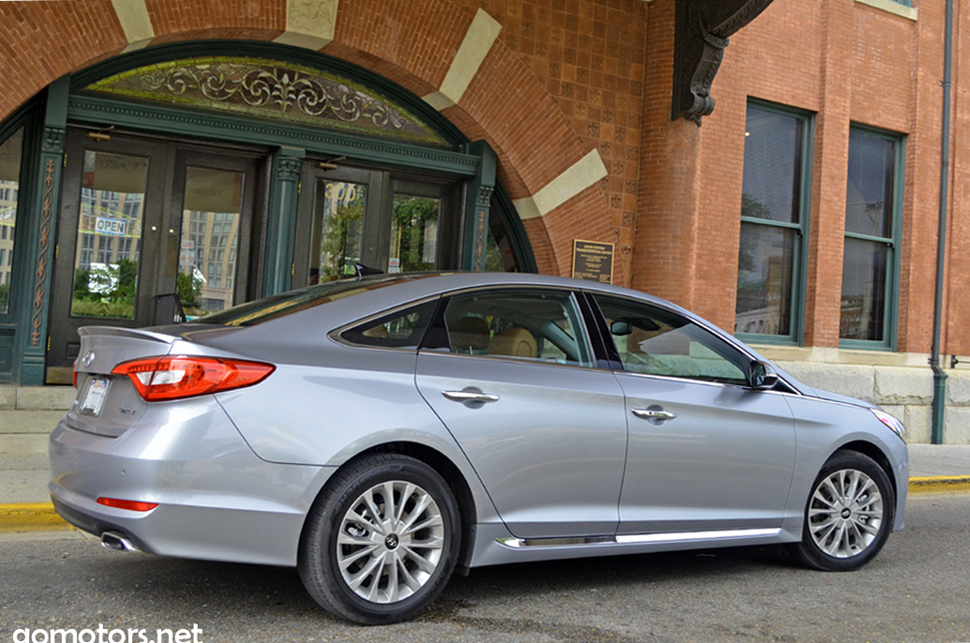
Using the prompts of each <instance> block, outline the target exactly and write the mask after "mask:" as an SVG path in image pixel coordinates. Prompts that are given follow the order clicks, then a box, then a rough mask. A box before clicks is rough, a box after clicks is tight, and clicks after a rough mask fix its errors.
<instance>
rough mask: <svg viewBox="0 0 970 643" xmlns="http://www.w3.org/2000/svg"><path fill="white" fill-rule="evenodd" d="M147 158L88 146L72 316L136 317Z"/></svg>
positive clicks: (82, 180)
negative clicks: (92, 148)
mask: <svg viewBox="0 0 970 643" xmlns="http://www.w3.org/2000/svg"><path fill="white" fill-rule="evenodd" d="M147 183H148V158H146V157H141V156H129V155H125V154H114V153H110V152H102V151H94V150H85V151H84V160H83V174H82V177H81V197H80V210H79V212H78V217H77V236H76V241H75V248H74V291H73V296H72V298H71V316H72V317H110V318H116V319H134V318H135V302H136V300H137V296H138V263H139V254H140V251H141V235H142V227H143V222H144V213H143V212H144V203H145V193H146V189H147Z"/></svg>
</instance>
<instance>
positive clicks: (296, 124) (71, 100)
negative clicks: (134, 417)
mask: <svg viewBox="0 0 970 643" xmlns="http://www.w3.org/2000/svg"><path fill="white" fill-rule="evenodd" d="M219 51H231V52H232V54H231V55H228V54H227V55H219V54H218V52H219ZM58 103H60V104H61V106H60V107H61V110H62V113H63V115H64V116H63V127H64V130H65V132H66V142H65V145H64V149H65V152H66V154H65V160H64V162H63V167H62V168H61V169H59V171H58V172H57V173H56V175H52V182H53V183H55V184H56V185H55V187H54V188H51V189H50V191H51V193H53V192H55V191H56V193H57V194H58V195H59V199H57V206H56V212H54V213H52V215H53V216H52V217H51V218H52V220H54V219H56V225H55V226H53V228H52V229H51V230H50V231H49V232H48V234H49V235H50V236H51V238H52V239H53V240H54V241H55V244H56V245H55V248H56V251H55V257H54V260H53V265H52V266H51V269H52V272H53V278H52V282H51V291H50V306H49V317H48V319H47V324H48V335H49V342H48V347H47V350H46V352H45V356H44V366H45V376H44V380H45V381H46V382H48V383H58V382H66V381H69V377H70V366H71V363H72V362H73V359H74V358H75V357H76V355H77V349H78V340H77V328H78V327H80V326H83V325H90V324H109V325H117V326H142V325H148V324H152V323H158V322H159V321H160V319H159V318H158V314H159V309H158V307H157V305H156V301H155V297H156V296H157V295H161V294H165V293H178V294H179V296H180V298H181V299H182V302H183V305H185V306H186V307H188V309H189V312H190V314H204V313H206V312H210V311H213V310H218V309H221V308H223V307H226V306H229V305H232V304H234V303H240V302H242V301H247V300H250V299H254V298H257V297H259V296H262V295H265V294H270V293H274V292H279V291H281V290H285V289H288V288H290V287H298V286H302V285H305V284H308V283H312V282H314V281H318V280H321V279H331V278H337V277H340V276H344V275H346V274H347V273H348V272H349V271H350V270H351V269H352V268H351V266H352V265H353V264H354V263H355V262H361V263H364V264H366V265H369V266H372V267H376V268H378V269H381V270H384V271H390V272H398V271H411V270H421V269H459V268H465V269H490V270H534V269H535V263H534V260H533V259H532V257H531V251H530V250H529V244H528V241H527V238H526V235H525V233H524V231H523V230H522V227H521V222H520V220H519V218H518V216H517V215H516V214H515V213H514V211H513V210H512V208H511V205H510V200H509V199H508V197H507V196H506V195H504V193H503V190H502V188H501V186H500V185H497V184H496V181H495V162H496V159H495V155H494V153H493V152H491V150H490V148H489V147H488V146H487V144H484V143H483V142H478V143H471V142H469V141H468V140H467V138H465V137H464V136H463V135H462V134H461V132H459V131H458V130H457V129H456V128H455V127H454V126H452V125H451V124H450V123H449V122H448V121H447V120H446V119H444V118H443V117H442V116H441V115H440V114H439V113H438V112H436V111H435V110H433V109H431V108H430V107H428V106H427V104H425V103H423V102H422V101H420V99H417V98H416V97H414V96H413V95H412V94H410V93H409V92H407V91H406V90H404V89H402V88H400V87H398V86H396V85H394V84H393V83H391V82H389V81H387V80H386V79H383V78H381V77H379V76H376V75H374V74H372V73H370V72H367V71H366V70H363V69H362V68H359V67H356V66H355V65H352V64H350V63H347V62H344V61H340V60H337V59H333V58H330V57H328V56H325V55H323V54H319V53H315V52H307V51H303V50H295V49H293V48H289V47H282V46H274V45H267V44H258V43H248V42H226V41H219V42H215V43H205V42H196V43H191V44H187V45H185V44H183V45H170V46H159V47H154V48H152V49H151V50H145V51H141V52H136V53H133V54H128V55H125V56H120V57H118V58H115V59H111V60H109V61H107V62H105V63H101V64H99V65H96V66H94V67H92V68H90V69H88V70H85V71H83V72H79V73H77V74H75V75H73V76H71V77H70V79H69V81H68V80H62V81H60V82H59V87H57V88H55V87H53V86H52V88H51V90H50V91H49V92H48V96H47V105H46V118H47V122H45V124H46V125H50V123H49V120H50V115H51V113H52V109H51V106H52V105H54V106H57V104H58ZM36 111H37V112H40V110H39V109H38V110H36ZM39 130H40V128H39V127H35V128H34V130H33V131H34V135H35V136H36V132H37V131H39ZM52 174H54V173H52ZM483 212H484V213H485V215H486V216H485V218H484V219H482V217H481V216H480V215H481V214H482V213H483ZM483 220H484V221H487V222H488V225H487V226H485V227H482V226H480V225H477V223H478V222H479V221H483ZM472 221H475V222H476V224H475V225H473V224H472V223H471V222H472Z"/></svg>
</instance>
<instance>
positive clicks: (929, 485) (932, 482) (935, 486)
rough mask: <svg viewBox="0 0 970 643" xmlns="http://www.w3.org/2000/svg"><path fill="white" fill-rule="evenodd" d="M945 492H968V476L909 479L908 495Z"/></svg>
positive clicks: (969, 483) (969, 489)
mask: <svg viewBox="0 0 970 643" xmlns="http://www.w3.org/2000/svg"><path fill="white" fill-rule="evenodd" d="M947 491H970V476H927V477H925V478H910V479H909V493H910V494H914V493H940V492H947Z"/></svg>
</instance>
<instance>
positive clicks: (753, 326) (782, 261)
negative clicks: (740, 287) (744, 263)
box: [734, 255, 791, 335]
mask: <svg viewBox="0 0 970 643" xmlns="http://www.w3.org/2000/svg"><path fill="white" fill-rule="evenodd" d="M758 267H759V268H761V270H760V271H759V272H763V275H762V276H761V278H760V280H759V281H758V285H759V286H762V287H763V288H762V289H760V290H759V292H758V293H757V295H758V296H757V299H759V300H760V303H761V307H759V308H749V309H746V310H739V311H738V313H737V315H736V317H735V323H734V332H736V333H739V332H740V333H761V334H765V335H777V334H779V333H781V332H782V328H781V326H782V312H783V310H782V303H783V302H782V293H783V292H784V291H785V288H786V287H787V285H788V282H790V280H791V273H790V271H789V270H788V262H787V260H786V258H785V257H784V256H778V255H772V256H769V257H767V259H766V260H764V261H763V262H762V263H760V264H759V265H758ZM739 296H740V295H739Z"/></svg>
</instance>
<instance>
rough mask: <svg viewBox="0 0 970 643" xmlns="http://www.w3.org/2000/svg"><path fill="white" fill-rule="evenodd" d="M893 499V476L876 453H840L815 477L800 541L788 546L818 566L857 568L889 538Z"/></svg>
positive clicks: (826, 569)
mask: <svg viewBox="0 0 970 643" xmlns="http://www.w3.org/2000/svg"><path fill="white" fill-rule="evenodd" d="M895 499H896V498H895V493H894V492H893V488H892V484H891V483H890V482H889V477H888V476H887V475H886V472H885V471H883V470H882V468H881V467H880V466H879V465H878V464H876V462H875V461H874V460H872V458H869V457H868V456H866V455H863V454H861V453H856V452H851V451H846V452H842V453H837V454H835V455H834V456H832V458H831V459H830V460H829V461H828V462H826V463H825V466H823V467H822V470H821V471H820V472H819V474H818V478H816V479H815V484H814V485H813V486H812V493H811V495H810V496H809V498H808V504H807V506H806V508H805V525H804V527H803V528H802V541H801V542H800V543H796V544H794V545H791V546H790V549H791V551H792V553H793V554H794V555H795V557H796V558H798V559H799V560H800V561H802V562H803V563H805V564H806V565H808V566H809V567H814V568H815V569H821V570H825V571H851V570H854V569H858V568H859V567H862V566H863V565H865V564H866V563H867V562H869V561H870V560H871V559H872V558H873V557H874V556H875V555H876V554H877V553H879V550H880V549H882V546H883V545H884V544H886V539H887V538H888V537H889V532H890V531H892V524H893V515H894V508H895V506H896V502H895Z"/></svg>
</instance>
